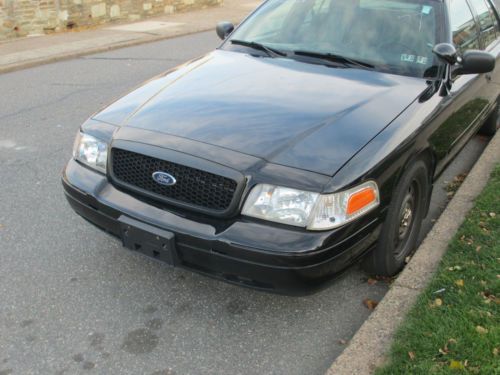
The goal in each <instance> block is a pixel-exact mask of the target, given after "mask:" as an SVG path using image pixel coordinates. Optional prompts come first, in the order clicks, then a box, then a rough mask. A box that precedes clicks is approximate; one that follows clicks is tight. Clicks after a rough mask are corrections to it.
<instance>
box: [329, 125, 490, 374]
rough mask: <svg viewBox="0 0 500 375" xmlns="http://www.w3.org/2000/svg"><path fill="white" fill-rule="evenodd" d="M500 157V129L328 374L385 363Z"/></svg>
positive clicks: (364, 371) (354, 371)
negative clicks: (420, 296) (391, 347)
mask: <svg viewBox="0 0 500 375" xmlns="http://www.w3.org/2000/svg"><path fill="white" fill-rule="evenodd" d="M499 161H500V131H499V132H497V134H496V135H495V136H494V137H493V138H492V139H491V140H490V143H489V144H488V146H487V147H486V149H485V150H484V152H483V154H482V155H481V157H480V158H479V160H478V161H477V162H476V164H475V165H474V166H473V168H472V169H471V171H470V173H469V175H468V176H467V178H466V179H465V181H464V182H463V184H462V186H461V187H460V188H459V190H458V191H457V193H456V194H455V196H454V197H453V199H452V200H451V201H450V203H449V204H448V206H447V207H446V209H445V210H444V212H443V213H442V214H441V216H440V218H439V219H438V221H437V222H436V224H435V225H434V227H433V228H432V229H431V231H430V232H429V233H428V234H427V236H426V237H425V239H424V241H423V242H422V244H421V245H420V246H419V248H418V249H417V252H416V253H415V256H414V257H413V258H412V259H411V261H410V263H409V264H408V265H407V266H406V268H405V269H404V270H403V272H402V273H401V274H400V275H399V276H398V278H397V279H396V281H395V282H394V283H393V285H392V286H391V288H390V290H389V291H388V292H387V294H386V295H385V297H384V298H383V299H382V301H381V302H380V303H379V305H378V306H377V308H376V309H375V311H374V312H373V313H372V314H371V315H370V317H369V318H368V319H367V320H366V321H365V322H364V323H363V325H362V326H361V327H360V328H359V330H358V331H357V332H356V334H355V335H354V337H353V338H352V340H351V341H350V342H349V344H348V345H347V347H346V348H345V349H344V351H343V352H342V354H341V355H340V356H338V357H337V359H336V360H335V361H334V362H333V364H332V366H331V367H330V369H329V370H328V371H327V373H326V375H344V374H345V375H352V374H356V375H369V374H372V373H373V372H374V371H375V369H376V368H377V367H380V366H381V365H383V363H384V361H385V360H386V355H387V353H388V351H389V349H390V346H391V344H392V341H393V337H394V334H395V333H396V331H397V329H398V328H399V326H400V325H401V323H402V322H403V321H404V319H405V318H406V315H407V313H408V312H409V311H410V309H411V308H412V307H413V305H414V304H415V302H416V299H417V297H418V296H419V295H420V294H421V292H422V291H423V290H424V289H425V287H426V286H427V284H428V283H429V282H430V280H431V278H432V277H433V276H434V274H435V272H436V270H437V267H438V265H439V263H440V261H441V259H442V257H443V256H444V254H445V253H446V250H447V248H448V244H449V243H450V241H451V240H452V238H453V237H454V236H455V234H456V232H457V231H458V229H459V228H460V226H461V225H462V223H463V222H464V220H465V217H466V215H467V213H468V212H469V211H470V210H471V209H472V208H473V206H474V200H475V199H476V198H477V197H478V196H479V194H480V193H481V192H482V191H483V189H484V187H485V186H486V184H487V182H488V180H489V177H490V175H491V173H492V171H493V168H494V167H495V165H496V163H498V162H499Z"/></svg>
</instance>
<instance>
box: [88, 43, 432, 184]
mask: <svg viewBox="0 0 500 375" xmlns="http://www.w3.org/2000/svg"><path fill="white" fill-rule="evenodd" d="M425 88H426V83H425V81H424V80H422V79H417V78H410V77H403V76H397V75H390V74H385V73H379V72H374V71H369V70H361V69H344V68H332V67H328V66H324V65H315V64H307V63H303V62H299V61H295V60H291V59H285V58H278V59H271V58H265V57H255V56H251V55H247V54H243V53H238V52H229V51H222V50H217V51H214V52H212V53H210V54H208V55H206V56H204V57H202V58H200V59H197V60H194V61H191V62H189V63H187V64H185V65H182V66H180V67H178V68H175V69H173V70H171V71H169V72H167V73H166V74H164V75H162V76H160V77H157V78H155V79H153V80H151V81H149V82H148V83H146V84H145V85H143V86H142V87H140V88H138V89H137V90H135V91H133V92H132V93H130V94H129V95H127V96H125V97H123V98H122V99H120V100H118V101H117V102H115V103H114V104H112V105H110V106H109V107H107V108H106V109H104V110H103V111H101V112H99V113H98V114H96V115H95V116H94V117H93V118H94V119H95V120H98V121H103V122H107V123H110V124H114V125H118V126H124V127H133V128H140V129H145V130H148V131H154V132H159V133H164V134H167V135H171V136H174V137H180V138H183V139H184V140H185V139H188V140H192V141H195V142H201V143H204V144H209V145H213V146H218V147H221V148H225V149H230V150H234V151H237V152H239V153H244V154H247V155H251V156H254V157H257V158H259V159H263V160H266V161H268V162H271V163H275V164H280V165H285V166H289V167H293V168H299V169H304V170H308V171H312V172H316V173H321V174H325V175H329V176H331V175H333V174H335V172H336V171H338V170H339V169H340V168H341V167H342V166H343V165H344V164H345V163H346V162H347V161H348V160H349V159H350V158H352V157H353V156H354V155H355V154H356V153H357V152H358V151H359V150H360V149H361V148H362V147H363V146H364V145H366V144H367V143H368V142H369V141H370V140H371V139H372V138H373V137H375V136H376V135H377V134H378V133H379V132H381V131H382V130H383V129H384V128H385V127H386V126H387V125H388V124H389V123H390V122H391V121H392V120H393V119H394V118H396V117H397V116H398V115H399V114H400V113H401V112H402V111H403V110H404V109H405V108H406V107H407V106H408V105H409V104H410V103H411V102H412V101H414V100H415V99H416V98H417V97H418V96H419V95H420V93H421V92H422V91H423V90H424V89H425ZM178 151H183V150H178Z"/></svg>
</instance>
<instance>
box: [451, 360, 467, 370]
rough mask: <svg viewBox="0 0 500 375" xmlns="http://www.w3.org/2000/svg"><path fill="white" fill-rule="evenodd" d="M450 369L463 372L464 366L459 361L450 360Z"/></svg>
mask: <svg viewBox="0 0 500 375" xmlns="http://www.w3.org/2000/svg"><path fill="white" fill-rule="evenodd" d="M450 369H452V370H463V369H465V366H464V365H463V364H462V362H460V361H455V360H451V361H450Z"/></svg>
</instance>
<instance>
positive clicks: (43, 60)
mask: <svg viewBox="0 0 500 375" xmlns="http://www.w3.org/2000/svg"><path fill="white" fill-rule="evenodd" d="M212 29H213V28H209V27H206V28H200V29H192V30H186V31H185V32H180V33H177V34H161V35H154V36H146V37H140V38H133V39H130V40H125V41H119V42H116V43H112V44H104V45H101V46H96V47H92V48H85V49H82V50H79V51H70V52H63V53H60V54H56V55H49V56H44V57H40V58H35V59H31V60H23V61H20V62H16V63H13V64H9V65H5V66H0V74H4V73H11V72H15V71H18V70H23V69H28V68H33V67H35V66H40V65H46V64H51V63H54V62H58V61H64V60H70V59H74V58H77V57H82V56H87V55H92V54H95V53H100V52H107V51H112V50H116V49H120V48H126V47H133V46H138V45H141V44H147V43H152V42H158V41H160V40H166V39H173V38H177V37H181V36H188V35H192V34H197V33H202V32H206V31H210V30H212Z"/></svg>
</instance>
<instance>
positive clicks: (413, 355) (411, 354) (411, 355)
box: [408, 352, 415, 361]
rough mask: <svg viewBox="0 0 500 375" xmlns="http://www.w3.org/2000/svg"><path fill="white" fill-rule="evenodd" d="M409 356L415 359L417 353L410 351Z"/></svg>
mask: <svg viewBox="0 0 500 375" xmlns="http://www.w3.org/2000/svg"><path fill="white" fill-rule="evenodd" d="M408 357H410V360H412V361H414V360H415V353H414V352H408Z"/></svg>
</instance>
